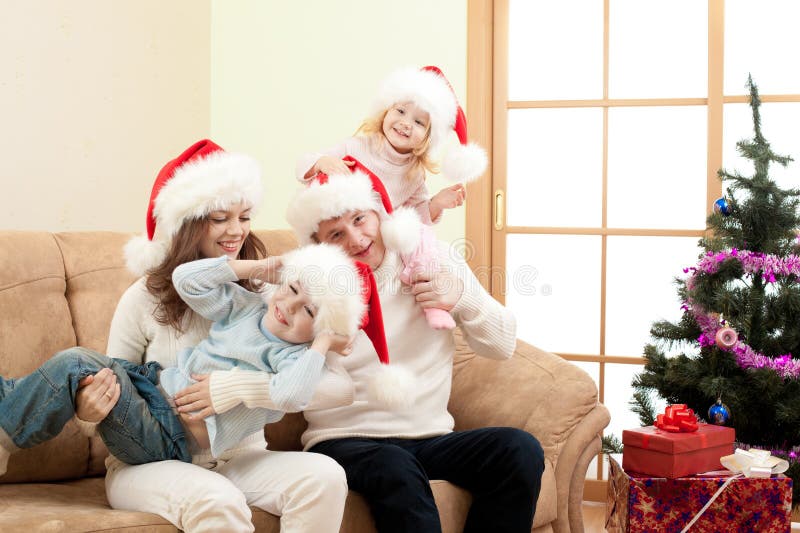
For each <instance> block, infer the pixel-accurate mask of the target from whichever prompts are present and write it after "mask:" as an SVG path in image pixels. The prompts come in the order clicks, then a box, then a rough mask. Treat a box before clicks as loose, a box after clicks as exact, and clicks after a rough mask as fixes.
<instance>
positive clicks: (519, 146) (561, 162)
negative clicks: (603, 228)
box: [506, 108, 603, 227]
mask: <svg viewBox="0 0 800 533" xmlns="http://www.w3.org/2000/svg"><path fill="white" fill-rule="evenodd" d="M507 161H508V176H507V179H508V183H507V192H508V194H507V195H506V197H507V200H506V206H507V213H508V216H507V221H508V224H509V225H511V226H551V227H552V226H569V227H585V226H600V224H601V221H602V219H601V212H602V211H601V210H602V184H603V111H602V109H600V108H588V109H584V108H582V109H563V108H562V109H511V110H509V112H508V160H507Z"/></svg>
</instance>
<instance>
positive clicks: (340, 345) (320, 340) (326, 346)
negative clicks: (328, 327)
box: [311, 331, 356, 355]
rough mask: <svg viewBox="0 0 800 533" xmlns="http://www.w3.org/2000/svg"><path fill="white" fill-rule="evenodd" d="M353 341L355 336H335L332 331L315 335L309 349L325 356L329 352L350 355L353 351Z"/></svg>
mask: <svg viewBox="0 0 800 533" xmlns="http://www.w3.org/2000/svg"><path fill="white" fill-rule="evenodd" d="M355 340H356V337H355V335H353V336H352V337H345V336H344V335H337V334H336V333H333V332H332V331H323V332H322V333H320V334H319V335H317V336H316V338H315V339H314V342H313V343H311V348H312V349H314V350H316V351H318V352H319V353H321V354H322V355H325V354H326V353H327V352H329V351H330V352H336V353H338V354H341V355H350V352H352V351H353V341H355Z"/></svg>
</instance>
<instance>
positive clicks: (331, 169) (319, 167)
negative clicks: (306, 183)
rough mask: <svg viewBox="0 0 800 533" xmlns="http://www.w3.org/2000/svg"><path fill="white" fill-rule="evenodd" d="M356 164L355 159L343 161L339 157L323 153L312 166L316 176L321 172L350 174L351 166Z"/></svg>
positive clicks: (312, 172) (312, 173)
mask: <svg viewBox="0 0 800 533" xmlns="http://www.w3.org/2000/svg"><path fill="white" fill-rule="evenodd" d="M353 165H355V162H354V161H342V160H341V159H339V158H338V157H333V156H329V155H323V156H322V157H320V158H319V159H317V162H316V163H314V166H313V167H311V175H312V176H314V175H316V174H317V173H319V172H322V173H324V174H327V175H328V176H330V175H332V174H350V167H352V166H353Z"/></svg>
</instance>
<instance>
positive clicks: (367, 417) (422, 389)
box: [302, 249, 516, 449]
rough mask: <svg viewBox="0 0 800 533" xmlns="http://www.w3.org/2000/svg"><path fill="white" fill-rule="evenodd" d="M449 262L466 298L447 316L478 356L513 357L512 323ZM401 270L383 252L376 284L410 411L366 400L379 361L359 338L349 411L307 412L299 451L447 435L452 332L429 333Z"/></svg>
mask: <svg viewBox="0 0 800 533" xmlns="http://www.w3.org/2000/svg"><path fill="white" fill-rule="evenodd" d="M452 255H453V254H448V251H447V250H445V249H442V250H440V256H442V257H446V258H448V260H447V261H445V262H444V265H443V266H444V268H448V269H453V271H454V272H455V273H456V274H457V275H458V277H459V278H460V279H461V280H462V281H463V282H464V292H463V294H462V296H461V298H460V299H459V301H458V302H457V304H456V306H455V307H454V308H453V310H452V314H453V317H454V318H455V320H456V322H457V323H458V325H459V326H460V327H461V329H462V331H463V332H464V336H465V338H466V340H467V342H468V343H469V345H470V347H471V348H472V349H473V350H475V352H476V353H477V354H478V355H482V356H485V357H490V358H493V359H505V358H508V357H510V356H511V354H512V353H513V351H514V347H515V344H516V321H515V319H514V316H513V314H512V313H511V312H510V311H509V310H508V309H506V308H505V307H503V306H502V305H500V304H499V303H498V302H497V301H496V300H495V299H494V298H492V297H491V296H490V295H489V294H488V293H486V291H484V289H483V288H482V287H481V286H480V284H479V283H478V281H477V279H476V278H475V277H474V276H473V274H472V272H471V271H470V270H469V267H468V266H467V265H466V263H465V262H464V261H463V260H460V259H456V260H452V257H451V256H452ZM402 268H403V265H402V262H401V261H400V258H399V256H398V255H397V254H394V253H392V252H387V253H386V257H385V259H384V261H383V263H382V264H381V266H380V267H379V268H378V269H376V270H375V281H376V283H377V286H378V292H379V293H380V300H381V307H382V309H383V319H384V329H385V331H386V340H387V345H388V346H389V360H390V364H391V365H397V366H400V367H402V368H404V369H406V370H408V371H409V372H410V373H411V374H412V375H413V376H414V381H413V383H412V388H411V391H410V394H411V395H412V402H411V407H409V408H407V409H402V410H391V409H387V408H382V407H380V406H378V405H375V404H374V403H371V402H370V401H369V400H368V399H367V398H368V396H367V386H368V384H369V382H370V380H371V379H372V377H373V376H374V374H375V373H376V372H377V371H378V370H379V369H380V364H381V363H380V361H379V360H378V356H377V354H376V352H375V350H374V348H373V347H372V344H371V343H370V341H369V339H368V338H367V337H366V335H364V334H360V335H359V337H358V339H357V340H356V342H355V343H354V345H353V351H352V353H351V354H350V355H348V356H347V357H345V358H343V360H342V364H343V366H344V368H345V370H346V371H347V373H348V374H349V375H350V377H351V378H352V380H353V382H354V383H355V400H354V402H353V403H352V404H350V405H347V406H343V407H337V408H332V409H321V410H315V411H305V417H306V420H307V421H308V429H307V430H306V431H305V433H303V436H302V442H303V447H304V448H305V449H308V448H310V447H311V446H313V445H315V444H317V443H318V442H321V441H324V440H330V439H336V438H342V437H403V438H422V437H431V436H435V435H443V434H445V433H449V432H450V431H452V430H453V417H452V416H451V415H450V413H449V412H448V411H447V402H448V400H449V398H450V388H451V380H452V375H453V355H454V352H455V345H454V342H453V334H452V331H450V330H433V329H431V328H430V326H429V325H428V323H427V321H426V319H425V315H424V313H423V311H422V308H421V307H420V306H419V304H418V303H417V302H416V301H415V299H414V295H413V294H411V291H410V288H409V287H408V286H406V285H402V284H401V283H400V280H399V274H400V272H401V271H402Z"/></svg>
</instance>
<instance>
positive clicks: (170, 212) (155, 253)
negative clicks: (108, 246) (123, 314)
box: [125, 139, 263, 276]
mask: <svg viewBox="0 0 800 533" xmlns="http://www.w3.org/2000/svg"><path fill="white" fill-rule="evenodd" d="M262 195H263V190H262V185H261V170H260V168H259V165H258V163H257V162H256V160H255V159H253V158H252V157H249V156H246V155H243V154H233V153H229V152H226V151H224V150H223V149H222V148H220V147H219V146H218V145H217V144H215V143H214V142H212V141H210V140H208V139H204V140H201V141H198V142H196V143H194V144H193V145H192V146H190V147H189V148H187V149H186V150H185V151H184V152H183V153H182V154H181V155H179V156H178V157H176V158H175V159H173V160H171V161H169V162H168V163H167V164H166V165H164V168H162V169H161V171H160V172H159V173H158V176H156V180H155V182H154V183H153V190H152V192H151V193H150V203H149V204H148V206H147V233H146V234H145V235H140V236H137V237H134V238H133V239H131V240H130V241H129V242H128V244H126V245H125V262H126V264H127V266H128V269H129V270H130V271H131V272H133V273H134V274H136V275H137V276H141V275H144V274H145V273H146V272H147V271H148V270H150V269H152V268H155V267H157V266H158V265H160V264H161V262H162V261H164V259H165V258H166V256H167V252H168V251H169V247H170V244H171V243H172V239H173V237H175V234H176V233H177V232H178V230H179V229H180V228H181V226H182V225H183V223H184V222H186V221H187V220H192V219H198V218H203V217H205V216H206V215H208V214H209V213H211V212H213V211H217V210H224V209H228V208H230V207H231V206H233V205H235V204H238V203H241V202H244V203H245V204H246V205H247V206H248V207H250V208H251V209H252V211H251V212H252V213H253V214H255V210H256V209H257V208H258V206H259V205H261V198H262Z"/></svg>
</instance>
